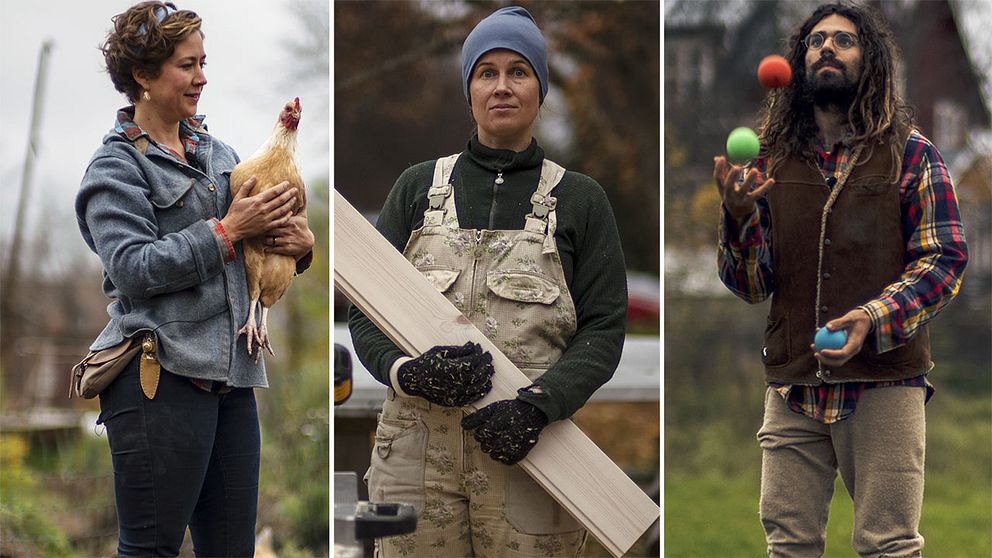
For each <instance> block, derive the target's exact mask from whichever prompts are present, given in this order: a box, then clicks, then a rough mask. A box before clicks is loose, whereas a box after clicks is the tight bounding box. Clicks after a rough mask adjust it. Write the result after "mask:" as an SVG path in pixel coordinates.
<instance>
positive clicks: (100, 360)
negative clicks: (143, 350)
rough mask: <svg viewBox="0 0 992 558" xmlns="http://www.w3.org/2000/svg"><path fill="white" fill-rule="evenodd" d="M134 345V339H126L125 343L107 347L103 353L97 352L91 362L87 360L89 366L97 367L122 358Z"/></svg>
mask: <svg viewBox="0 0 992 558" xmlns="http://www.w3.org/2000/svg"><path fill="white" fill-rule="evenodd" d="M133 343H134V339H125V340H124V341H121V342H120V343H118V344H116V345H114V346H113V347H107V348H106V349H103V350H102V351H96V352H95V353H93V356H92V357H91V358H90V359H89V360H87V365H88V366H96V365H99V364H104V363H106V362H110V361H112V360H114V359H117V358H120V357H121V355H123V354H124V353H126V352H127V350H128V349H130V348H131V345H132V344H133Z"/></svg>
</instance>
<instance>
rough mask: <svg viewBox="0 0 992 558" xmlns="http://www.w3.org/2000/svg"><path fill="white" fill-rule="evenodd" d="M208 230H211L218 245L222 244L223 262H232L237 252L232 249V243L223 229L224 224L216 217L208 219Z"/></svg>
mask: <svg viewBox="0 0 992 558" xmlns="http://www.w3.org/2000/svg"><path fill="white" fill-rule="evenodd" d="M210 230H211V231H213V233H214V236H215V237H216V238H217V243H218V245H220V246H223V252H224V263H225V264H229V263H231V262H233V261H234V260H235V258H236V257H237V253H236V252H235V251H234V244H232V243H231V239H229V238H228V237H227V231H226V230H224V225H223V224H222V223H221V222H220V220H218V219H217V218H216V217H215V218H213V219H211V220H210Z"/></svg>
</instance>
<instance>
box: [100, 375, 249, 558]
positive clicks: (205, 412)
mask: <svg viewBox="0 0 992 558" xmlns="http://www.w3.org/2000/svg"><path fill="white" fill-rule="evenodd" d="M100 411H101V412H100V419H99V422H103V423H104V424H105V425H106V427H107V436H108V438H109V440H110V452H111V454H112V457H113V462H114V492H115V494H116V499H117V523H118V528H119V532H120V536H119V538H118V546H117V553H118V555H119V557H120V558H125V557H130V556H176V555H178V554H179V547H180V546H181V545H182V542H183V537H184V535H185V532H186V526H187V525H188V526H189V530H190V534H191V535H192V539H193V551H194V552H195V553H196V555H197V556H251V555H252V554H253V553H254V548H255V514H256V511H257V507H258V467H259V449H260V440H259V429H258V412H257V409H256V407H255V393H254V391H253V390H252V389H250V388H245V389H235V390H233V391H231V392H230V393H227V394H225V395H219V394H216V393H210V392H207V391H204V390H202V389H200V388H198V387H196V386H195V385H193V383H192V382H190V381H189V380H188V379H187V378H184V377H180V376H176V375H174V374H171V373H169V372H166V371H165V369H163V370H162V375H161V380H160V381H159V386H158V393H157V394H156V396H155V399H154V400H149V399H147V398H146V397H145V396H144V394H143V393H142V392H141V387H140V385H139V383H138V359H137V358H135V360H134V361H133V362H132V363H131V364H129V365H128V366H127V368H125V370H124V372H122V373H121V375H120V376H119V377H118V378H117V379H116V380H114V382H113V383H111V384H110V385H109V386H108V387H107V389H105V390H104V391H103V393H101V394H100Z"/></svg>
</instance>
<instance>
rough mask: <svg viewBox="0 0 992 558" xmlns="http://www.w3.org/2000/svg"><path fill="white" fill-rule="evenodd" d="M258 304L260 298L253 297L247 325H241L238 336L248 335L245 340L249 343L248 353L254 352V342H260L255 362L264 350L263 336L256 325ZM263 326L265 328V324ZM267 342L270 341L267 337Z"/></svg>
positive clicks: (246, 321)
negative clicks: (256, 307)
mask: <svg viewBox="0 0 992 558" xmlns="http://www.w3.org/2000/svg"><path fill="white" fill-rule="evenodd" d="M257 305H258V299H257V298H255V299H252V301H251V304H249V305H248V319H247V320H245V325H243V326H241V329H239V330H238V337H241V336H242V335H244V336H245V337H246V339H245V341H246V342H247V344H248V354H252V345H253V344H254V343H258V348H259V350H258V353H256V354H255V362H258V357H259V356H261V352H262V336H261V334H260V332H259V329H258V326H256V325H255V306H257ZM263 315H264V314H263ZM262 328H263V330H264V328H265V326H264V324H263V326H262ZM266 343H268V341H267V338H266ZM270 352H271V349H270Z"/></svg>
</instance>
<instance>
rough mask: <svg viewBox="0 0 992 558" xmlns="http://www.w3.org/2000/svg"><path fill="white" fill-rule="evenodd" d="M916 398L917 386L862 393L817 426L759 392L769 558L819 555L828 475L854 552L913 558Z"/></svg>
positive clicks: (919, 406)
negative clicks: (847, 501)
mask: <svg viewBox="0 0 992 558" xmlns="http://www.w3.org/2000/svg"><path fill="white" fill-rule="evenodd" d="M924 395H925V390H924V389H922V388H917V387H902V386H893V387H881V388H872V389H867V390H865V392H864V394H863V395H862V397H861V399H860V400H859V401H858V406H857V410H856V411H855V412H854V414H853V415H851V416H850V417H848V418H846V419H844V420H841V421H839V422H835V423H833V424H829V425H826V424H822V423H819V422H816V421H814V420H812V419H810V418H808V417H806V416H804V415H801V414H799V413H796V412H794V411H792V410H790V409H789V406H788V403H787V402H786V401H785V400H784V399H783V398H782V396H780V395H779V394H778V393H776V392H775V391H773V390H772V389H768V392H767V393H766V394H765V419H764V424H763V425H762V426H761V430H759V431H758V441H759V443H760V445H761V449H762V461H761V503H760V514H761V523H762V525H763V526H764V529H765V537H766V540H767V542H768V555H769V556H773V557H778V556H803V557H805V556H821V555H822V554H823V549H824V545H825V542H826V526H827V513H828V512H829V509H830V499H831V497H832V495H833V490H834V478H835V477H836V474H837V470H838V469H839V470H840V474H841V478H842V479H843V480H844V485H845V486H846V487H847V491H848V493H849V494H850V495H851V498H852V499H853V500H854V534H853V537H852V539H853V540H852V546H853V548H854V550H855V551H856V552H857V553H858V554H859V555H861V556H871V557H882V556H885V557H897V556H898V557H903V556H920V555H921V550H922V548H923V536H921V535H920V533H919V531H918V527H919V523H920V511H921V508H922V506H923V460H924V448H925V438H926V419H925V415H924V408H923V403H924Z"/></svg>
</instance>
